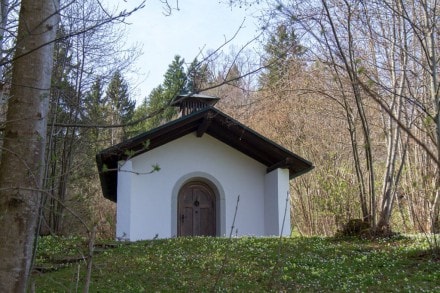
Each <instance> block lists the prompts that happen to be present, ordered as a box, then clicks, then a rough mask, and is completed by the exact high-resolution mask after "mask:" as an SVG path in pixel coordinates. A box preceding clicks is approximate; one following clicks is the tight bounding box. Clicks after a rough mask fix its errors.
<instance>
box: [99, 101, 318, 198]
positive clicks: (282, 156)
mask: <svg viewBox="0 0 440 293" xmlns="http://www.w3.org/2000/svg"><path fill="white" fill-rule="evenodd" d="M190 133H195V134H196V136H197V137H202V136H203V135H204V134H205V133H206V134H209V135H210V136H212V137H214V138H216V139H218V140H219V141H221V142H223V143H225V144H227V145H229V146H230V147H232V148H234V149H236V150H238V151H240V152H242V153H243V154H245V155H247V156H249V157H251V158H253V159H255V160H256V161H258V162H260V163H262V164H263V165H265V166H266V167H267V172H268V173H269V172H271V171H273V170H275V169H277V168H287V169H289V177H290V179H292V178H294V177H297V176H299V175H302V174H304V173H306V172H308V171H310V170H312V169H313V168H314V167H313V164H312V163H311V162H309V161H307V160H305V159H303V158H301V157H300V156H298V155H296V154H294V153H293V152H291V151H289V150H287V149H286V148H284V147H282V146H280V145H279V144H277V143H275V142H273V141H271V140H269V139H268V138H266V137H264V136H262V135H261V134H259V133H257V132H256V131H254V130H252V129H250V128H249V127H247V126H245V125H243V124H242V123H240V122H238V121H237V120H235V119H233V118H231V117H230V116H228V115H226V114H225V113H223V112H221V111H220V110H218V109H216V108H214V107H211V106H209V107H206V108H204V109H201V110H199V111H196V112H193V113H191V114H188V115H186V116H183V117H181V118H179V119H176V120H173V121H170V122H168V123H166V124H164V125H162V126H159V127H157V128H154V129H152V130H150V131H147V132H145V133H142V134H140V135H138V136H135V137H133V138H131V139H128V140H126V141H124V142H121V143H119V144H117V145H114V146H112V147H109V148H107V149H105V150H103V151H101V152H100V153H98V154H97V155H96V162H97V165H98V170H99V178H100V181H101V187H102V191H103V194H104V197H105V198H107V199H110V200H112V201H115V202H116V201H117V174H118V172H117V167H118V161H121V160H127V159H128V158H130V157H134V156H137V155H140V154H142V153H145V152H148V151H150V150H152V149H155V148H157V147H160V146H162V145H164V144H166V143H168V142H171V141H173V140H175V139H178V138H180V137H183V136H185V135H187V134H190ZM146 146H147V147H146Z"/></svg>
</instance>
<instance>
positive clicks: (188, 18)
mask: <svg viewBox="0 0 440 293" xmlns="http://www.w3.org/2000/svg"><path fill="white" fill-rule="evenodd" d="M140 2H141V1H140V0H138V1H130V0H127V1H117V3H118V4H117V5H118V7H119V9H124V8H129V7H130V5H131V7H133V5H135V4H136V3H140ZM219 2H220V1H219V0H180V1H178V0H169V3H171V4H174V5H175V4H176V3H178V6H179V10H178V11H176V10H174V11H173V12H172V15H170V16H166V15H164V12H165V9H164V4H163V3H161V0H147V1H146V3H145V8H143V9H142V10H140V11H138V12H136V13H134V14H133V15H131V16H130V17H128V18H127V19H126V22H128V23H130V25H128V26H127V27H126V30H127V34H126V36H127V40H126V46H130V45H134V44H138V45H139V46H140V47H141V50H142V52H143V53H142V55H141V56H140V57H139V58H138V60H137V62H136V63H135V64H134V68H135V69H136V75H131V76H129V78H128V80H129V82H130V84H131V86H132V95H134V96H135V98H136V100H138V102H139V101H141V100H142V99H143V98H144V97H147V96H148V95H149V93H150V92H151V90H152V89H153V88H155V87H157V86H158V85H160V84H161V83H162V82H163V76H164V74H165V72H166V70H167V69H168V65H169V64H170V63H171V62H172V60H173V59H174V56H175V55H180V56H181V57H182V58H184V59H185V62H187V63H190V62H191V61H192V60H194V58H196V57H197V56H199V53H200V51H201V50H203V51H206V50H207V49H216V48H218V47H219V46H221V45H222V44H224V43H225V41H226V40H229V39H231V38H232V37H233V36H234V35H235V34H236V32H237V31H238V30H239V28H240V25H242V24H243V28H242V29H240V30H239V32H238V35H237V36H236V37H235V38H234V40H233V41H232V42H231V45H232V46H235V47H236V48H240V47H241V46H243V45H244V44H246V43H247V42H248V41H249V40H251V39H253V38H254V36H255V35H257V34H258V33H259V32H258V25H257V20H256V18H255V17H253V16H256V15H257V13H258V12H256V10H255V8H254V7H255V6H253V7H252V8H239V7H230V6H229V5H228V4H227V3H225V2H227V1H221V2H222V3H219ZM112 3H116V2H112ZM124 5H125V6H124ZM231 45H229V44H228V45H227V46H225V50H226V51H227V50H228V49H229V48H230V46H231ZM199 57H200V56H199ZM200 59H201V58H199V60H200Z"/></svg>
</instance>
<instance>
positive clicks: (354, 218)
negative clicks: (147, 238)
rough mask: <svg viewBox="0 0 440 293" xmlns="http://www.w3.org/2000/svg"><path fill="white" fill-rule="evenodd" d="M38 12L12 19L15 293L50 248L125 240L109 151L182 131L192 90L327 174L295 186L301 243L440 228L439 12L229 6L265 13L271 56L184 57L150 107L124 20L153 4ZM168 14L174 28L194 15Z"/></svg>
mask: <svg viewBox="0 0 440 293" xmlns="http://www.w3.org/2000/svg"><path fill="white" fill-rule="evenodd" d="M33 2H34V1H32V0H22V1H19V0H2V1H1V9H0V10H1V11H0V28H1V29H0V54H1V55H0V76H1V84H0V86H1V87H0V153H1V158H0V223H1V225H0V243H1V248H0V259H2V260H3V261H2V262H1V264H0V284H13V283H14V282H15V283H14V284H15V285H11V287H5V288H15V289H17V288H19V289H17V290H20V288H21V289H23V288H25V287H23V286H26V282H17V280H21V281H23V280H26V279H27V278H28V276H29V271H30V268H31V267H32V262H33V256H34V253H35V249H34V246H35V245H34V244H35V241H36V239H37V238H38V237H37V236H43V235H62V236H70V235H84V236H87V235H88V236H90V235H92V234H93V235H95V233H96V238H98V239H109V238H112V237H114V234H115V232H114V229H115V205H114V203H112V202H110V201H108V200H106V199H104V198H103V196H102V193H101V186H100V182H99V174H98V171H97V168H96V163H95V155H96V154H97V153H98V152H99V151H101V150H102V149H104V148H106V147H109V146H111V145H114V144H116V143H119V142H121V141H123V140H125V139H128V138H130V137H133V136H135V135H137V134H140V133H142V132H145V131H147V130H149V129H152V128H154V127H157V126H159V125H161V124H164V123H165V122H167V121H170V120H172V119H174V118H175V116H176V114H177V113H176V111H175V109H174V108H173V107H171V106H170V102H171V100H172V99H173V98H174V97H175V96H176V95H178V94H180V93H203V94H207V95H212V96H216V97H219V98H220V102H219V103H218V108H219V109H220V110H222V111H224V112H225V113H227V114H228V115H230V116H232V117H234V119H237V120H239V121H240V122H242V123H244V124H246V125H248V126H250V127H251V128H252V129H254V130H256V131H257V132H259V133H261V134H263V135H264V136H266V137H268V138H270V139H271V140H273V141H275V142H277V143H279V144H280V145H282V146H284V147H286V148H287V149H289V150H292V151H294V152H295V153H297V154H299V155H300V156H302V157H304V158H306V159H307V160H309V161H311V162H313V164H314V166H315V169H314V170H313V171H312V172H309V173H307V174H306V175H303V176H300V177H298V178H295V179H294V180H291V182H290V184H291V185H290V201H291V211H290V212H291V219H292V223H291V224H292V227H293V231H292V234H295V235H303V236H312V235H315V236H316V235H321V236H333V235H335V234H338V233H339V234H340V233H343V234H344V233H345V234H353V233H354V234H356V233H360V234H363V235H365V236H389V235H392V234H393V233H424V234H427V233H433V234H438V233H439V232H440V191H439V187H440V170H439V167H440V119H439V112H440V81H439V80H440V79H439V74H440V69H439V61H440V59H439V58H440V57H439V56H440V34H439V32H440V31H439V29H440V26H439V23H440V19H439V18H440V13H439V9H440V3H439V2H438V1H436V0H423V1H422V0H399V1H391V0H380V1H379V0H321V1H300V0H298V1H297V0H290V1H282V0H267V1H247V0H235V1H232V0H231V1H226V2H227V3H225V5H230V6H231V9H245V8H246V7H249V6H251V5H259V6H258V7H261V9H260V11H261V13H260V14H259V17H258V22H259V24H261V25H260V29H261V33H260V35H259V37H258V38H257V39H254V40H252V42H250V43H253V44H255V43H256V44H258V45H259V48H260V50H258V51H255V50H251V49H250V46H249V44H250V43H249V44H248V45H244V46H243V47H240V48H233V47H231V48H228V47H227V42H225V45H224V47H223V48H210V49H207V50H206V52H203V54H201V55H200V56H197V58H194V59H191V60H185V59H184V58H183V57H182V56H180V55H179V52H178V47H176V56H175V58H174V59H173V60H170V64H169V67H168V70H167V72H166V74H165V75H164V77H163V82H162V84H160V85H157V87H155V88H154V89H153V90H152V91H151V92H150V93H143V96H144V97H145V98H144V99H143V100H142V101H141V102H138V103H136V100H135V99H134V98H133V96H132V86H133V85H132V84H130V82H129V80H128V79H127V76H128V74H129V72H131V71H132V70H133V68H132V64H133V61H134V60H136V58H137V57H138V56H139V54H141V52H140V50H139V49H138V48H136V47H133V48H127V47H124V38H123V36H124V25H125V24H124V20H125V19H127V18H129V16H130V15H131V14H133V13H136V12H137V11H138V10H140V9H148V4H146V3H144V2H141V1H140V2H139V4H138V6H136V7H135V8H133V9H132V10H123V11H118V10H111V9H108V8H105V6H103V3H101V2H100V1H98V0H74V1H64V0H61V1H59V2H57V1H38V2H39V3H33ZM40 2H41V3H40ZM163 5H164V7H165V8H166V9H165V10H166V11H168V13H169V17H173V13H178V11H177V10H174V8H176V6H178V5H185V4H184V3H183V2H182V3H179V1H175V2H174V1H172V0H169V1H163ZM189 57H192V56H189ZM94 237H95V236H94ZM11 268H14V270H13V272H10V271H11ZM11 280H12V281H11ZM14 280H15V281H14ZM11 282H12V283H11ZM17 284H18V285H17ZM20 284H21V285H20ZM13 286H18V287H13ZM20 286H22V287H20ZM0 288H2V287H1V286H0ZM0 291H1V290H0Z"/></svg>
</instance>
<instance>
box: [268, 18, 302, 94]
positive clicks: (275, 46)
mask: <svg viewBox="0 0 440 293" xmlns="http://www.w3.org/2000/svg"><path fill="white" fill-rule="evenodd" d="M264 50H265V52H266V61H265V64H264V65H265V66H266V68H267V70H266V72H265V73H264V74H262V76H261V78H260V83H261V84H263V85H264V84H266V85H274V84H276V83H277V82H279V81H280V80H281V79H283V77H284V76H285V74H286V72H287V68H289V63H290V62H291V61H293V60H295V59H296V57H298V56H300V55H302V54H303V53H304V51H305V48H304V47H303V46H301V45H300V44H299V43H298V38H297V36H296V34H295V31H294V29H293V28H292V27H291V26H286V25H285V24H280V25H278V26H277V28H276V31H275V32H274V33H273V34H272V35H271V37H270V38H269V41H268V42H267V44H266V45H265V46H264Z"/></svg>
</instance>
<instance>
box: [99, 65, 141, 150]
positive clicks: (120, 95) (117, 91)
mask: <svg viewBox="0 0 440 293" xmlns="http://www.w3.org/2000/svg"><path fill="white" fill-rule="evenodd" d="M106 104H107V106H108V108H107V109H108V111H109V119H110V121H108V122H109V123H110V124H112V125H122V124H125V123H127V122H128V121H130V120H131V118H132V117H133V113H134V108H135V105H136V102H135V101H133V100H131V99H130V97H129V94H128V85H127V83H126V81H125V80H124V79H123V77H122V75H121V72H120V71H116V72H115V73H114V74H113V77H112V79H111V81H110V83H109V85H108V88H107V91H106ZM126 137H127V133H126V127H114V128H112V129H111V144H116V143H119V142H121V141H122V140H123V139H125V138H126Z"/></svg>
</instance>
